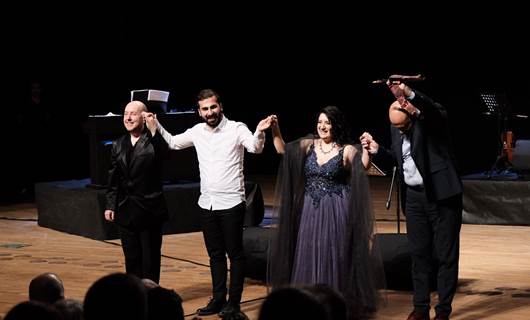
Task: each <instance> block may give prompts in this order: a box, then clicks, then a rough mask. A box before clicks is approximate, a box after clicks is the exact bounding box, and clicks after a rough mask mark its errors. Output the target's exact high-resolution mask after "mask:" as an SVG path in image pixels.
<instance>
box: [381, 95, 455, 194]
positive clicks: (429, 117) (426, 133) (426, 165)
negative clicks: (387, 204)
mask: <svg viewBox="0 0 530 320" xmlns="http://www.w3.org/2000/svg"><path fill="white" fill-rule="evenodd" d="M415 94H416V95H415V97H414V99H413V100H411V101H410V102H411V103H412V104H413V105H414V106H415V107H417V108H418V109H419V110H420V112H421V113H420V116H419V117H418V118H417V119H416V120H415V121H414V123H413V125H412V127H411V129H410V131H409V133H408V136H409V139H410V144H411V156H412V159H414V163H415V164H416V167H417V168H418V170H419V172H420V174H421V176H422V178H423V183H424V186H425V193H426V195H427V198H428V199H429V200H430V201H440V200H444V199H447V198H450V197H452V196H455V195H458V194H461V193H462V181H461V179H460V176H459V173H458V169H457V164H456V160H455V156H454V152H453V147H452V143H451V136H450V133H449V124H448V120H447V112H446V110H445V108H444V107H443V106H442V105H441V104H439V103H436V102H434V101H433V100H431V99H430V98H429V97H427V96H426V95H424V94H423V93H421V92H418V91H415ZM390 131H391V136H392V147H391V149H390V150H385V149H384V148H382V150H383V152H382V154H384V153H385V151H386V153H390V154H391V156H392V157H393V158H394V160H395V161H396V162H397V168H398V172H399V177H400V181H401V184H402V187H404V179H403V158H402V150H401V148H402V134H401V132H400V131H399V129H397V128H395V127H394V126H391V129H390ZM379 154H380V153H379V152H378V156H379ZM402 190H404V189H402ZM402 196H405V192H402ZM402 200H406V199H405V198H402ZM402 203H403V204H405V201H403V202H402Z"/></svg>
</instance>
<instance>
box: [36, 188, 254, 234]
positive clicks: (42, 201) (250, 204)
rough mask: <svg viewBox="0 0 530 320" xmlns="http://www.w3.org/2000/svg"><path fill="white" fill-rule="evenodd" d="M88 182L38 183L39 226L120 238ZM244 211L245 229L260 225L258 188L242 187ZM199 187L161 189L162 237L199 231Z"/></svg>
mask: <svg viewBox="0 0 530 320" xmlns="http://www.w3.org/2000/svg"><path fill="white" fill-rule="evenodd" d="M89 182H90V181H89V180H79V181H59V182H47V183H37V184H36V185H35V200H36V203H37V211H38V215H39V217H38V224H39V226H42V227H46V228H51V229H54V230H58V231H62V232H67V233H71V234H75V235H79V236H83V237H87V238H91V239H97V240H110V239H117V238H119V234H118V228H117V227H116V225H115V224H113V223H110V222H108V221H106V220H105V219H104V216H103V212H104V211H105V190H104V189H93V188H87V187H85V186H86V185H88V184H89ZM245 189H246V194H247V211H246V213H245V226H258V225H259V224H260V223H261V222H262V221H263V216H264V205H263V196H262V193H261V188H260V187H259V185H257V184H255V183H253V182H247V183H245ZM199 194H200V187H199V184H198V183H187V184H174V185H167V186H164V196H165V198H166V202H167V207H168V211H169V220H168V221H166V223H165V224H164V227H163V232H164V234H177V233H187V232H196V231H200V230H201V225H200V220H199V212H200V208H199V207H198V205H197V199H198V198H199Z"/></svg>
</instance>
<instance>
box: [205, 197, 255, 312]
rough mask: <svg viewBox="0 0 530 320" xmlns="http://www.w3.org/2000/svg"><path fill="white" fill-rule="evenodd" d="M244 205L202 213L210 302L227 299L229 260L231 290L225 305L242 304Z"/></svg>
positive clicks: (243, 203)
mask: <svg viewBox="0 0 530 320" xmlns="http://www.w3.org/2000/svg"><path fill="white" fill-rule="evenodd" d="M245 210H246V205H245V202H241V203H240V204H238V205H237V206H235V207H233V208H230V209H226V210H206V209H201V223H202V231H203V236H204V243H205V244H206V250H207V251H208V256H209V257H210V271H211V274H212V286H213V298H214V299H226V293H227V290H226V282H227V271H228V268H227V263H226V255H227V254H228V258H229V259H230V290H229V292H228V293H229V299H228V301H229V302H230V303H233V304H239V303H240V302H241V294H242V293H243V283H244V280H245V254H244V251H243V221H244V218H245Z"/></svg>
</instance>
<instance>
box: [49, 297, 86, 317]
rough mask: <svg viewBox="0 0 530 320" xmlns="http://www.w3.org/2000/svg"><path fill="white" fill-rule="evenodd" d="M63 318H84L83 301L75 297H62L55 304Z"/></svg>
mask: <svg viewBox="0 0 530 320" xmlns="http://www.w3.org/2000/svg"><path fill="white" fill-rule="evenodd" d="M53 307H54V308H55V309H56V310H57V311H59V313H60V314H61V316H62V317H63V320H83V303H81V301H79V300H75V299H62V300H59V301H57V302H56V303H54V304H53Z"/></svg>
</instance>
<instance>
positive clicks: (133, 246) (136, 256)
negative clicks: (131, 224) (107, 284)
mask: <svg viewBox="0 0 530 320" xmlns="http://www.w3.org/2000/svg"><path fill="white" fill-rule="evenodd" d="M120 238H121V246H122V248H123V254H124V256H125V272H126V273H128V274H133V275H135V276H137V277H139V278H140V279H144V278H148V279H151V280H153V281H154V282H156V283H159V281H160V260H161V248H162V224H161V223H160V224H157V225H155V226H153V227H150V228H148V229H145V230H141V231H136V230H133V229H128V228H125V227H122V226H120Z"/></svg>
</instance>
